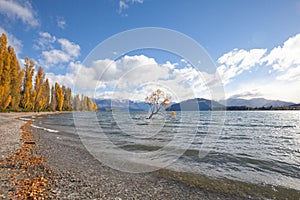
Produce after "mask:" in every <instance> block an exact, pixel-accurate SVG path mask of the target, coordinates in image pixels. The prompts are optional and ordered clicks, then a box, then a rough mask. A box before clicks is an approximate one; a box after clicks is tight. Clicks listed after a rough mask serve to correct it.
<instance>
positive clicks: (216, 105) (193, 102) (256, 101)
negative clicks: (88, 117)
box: [95, 98, 299, 111]
mask: <svg viewBox="0 0 300 200" xmlns="http://www.w3.org/2000/svg"><path fill="white" fill-rule="evenodd" d="M95 103H96V104H97V106H98V108H99V110H103V111H105V110H106V111H108V110H120V111H122V110H128V108H129V110H130V111H148V110H149V108H150V106H149V105H148V104H146V103H144V102H137V101H131V100H112V99H95ZM225 103H226V107H228V108H229V107H251V108H262V107H270V106H272V107H282V106H297V105H299V104H295V103H293V102H286V101H279V100H268V99H264V98H253V99H241V98H236V99H234V98H230V99H227V101H226V102H225V101H220V102H216V101H213V100H209V99H204V98H195V99H189V100H185V101H182V102H180V103H172V104H171V106H170V107H169V108H168V110H170V111H180V110H185V111H195V110H202V111H207V110H213V109H224V108H225V106H224V105H225Z"/></svg>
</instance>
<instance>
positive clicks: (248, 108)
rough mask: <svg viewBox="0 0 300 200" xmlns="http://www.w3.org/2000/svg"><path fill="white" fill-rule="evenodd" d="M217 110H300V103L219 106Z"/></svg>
mask: <svg viewBox="0 0 300 200" xmlns="http://www.w3.org/2000/svg"><path fill="white" fill-rule="evenodd" d="M215 110H231V111H235V110H300V104H295V105H290V106H263V107H255V108H253V107H249V106H227V107H224V108H217V109H215Z"/></svg>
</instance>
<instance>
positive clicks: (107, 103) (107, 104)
mask: <svg viewBox="0 0 300 200" xmlns="http://www.w3.org/2000/svg"><path fill="white" fill-rule="evenodd" d="M94 101H95V103H96V104H97V106H98V108H99V110H121V111H122V110H128V108H129V110H130V111H148V109H149V105H148V104H146V103H144V102H135V101H131V100H115V99H95V100H94Z"/></svg>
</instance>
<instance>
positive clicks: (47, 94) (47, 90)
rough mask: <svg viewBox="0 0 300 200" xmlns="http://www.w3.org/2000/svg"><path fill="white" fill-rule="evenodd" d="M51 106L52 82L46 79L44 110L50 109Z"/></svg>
mask: <svg viewBox="0 0 300 200" xmlns="http://www.w3.org/2000/svg"><path fill="white" fill-rule="evenodd" d="M49 106H50V84H49V80H48V79H46V81H45V82H44V86H43V110H48V109H49Z"/></svg>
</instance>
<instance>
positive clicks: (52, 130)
mask: <svg viewBox="0 0 300 200" xmlns="http://www.w3.org/2000/svg"><path fill="white" fill-rule="evenodd" d="M31 127H33V128H36V129H42V130H44V131H47V132H50V133H58V132H59V131H58V130H54V129H49V128H44V127H40V126H36V125H33V124H31Z"/></svg>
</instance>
